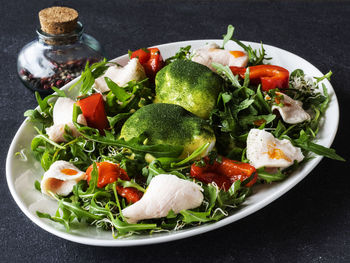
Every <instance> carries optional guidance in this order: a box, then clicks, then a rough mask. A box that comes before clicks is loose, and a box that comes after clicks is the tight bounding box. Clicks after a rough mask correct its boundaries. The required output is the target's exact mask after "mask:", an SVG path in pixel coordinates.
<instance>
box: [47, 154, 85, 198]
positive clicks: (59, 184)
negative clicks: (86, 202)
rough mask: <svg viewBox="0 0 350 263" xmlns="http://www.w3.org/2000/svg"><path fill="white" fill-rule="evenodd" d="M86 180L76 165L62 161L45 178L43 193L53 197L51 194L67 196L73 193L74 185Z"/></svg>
mask: <svg viewBox="0 0 350 263" xmlns="http://www.w3.org/2000/svg"><path fill="white" fill-rule="evenodd" d="M85 179H86V174H85V173H84V172H82V171H80V170H79V169H78V168H77V167H75V165H73V164H71V163H69V162H66V161H62V160H60V161H56V162H54V163H53V164H52V165H51V166H50V168H49V170H47V171H46V172H45V174H44V176H43V179H42V181H41V192H42V193H43V194H45V195H48V196H51V193H53V194H58V195H61V196H67V195H69V194H70V193H71V192H72V190H73V187H74V185H76V184H77V183H78V182H79V181H81V180H85Z"/></svg>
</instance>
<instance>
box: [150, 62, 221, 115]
mask: <svg viewBox="0 0 350 263" xmlns="http://www.w3.org/2000/svg"><path fill="white" fill-rule="evenodd" d="M222 84H223V80H222V78H221V77H220V76H218V75H217V74H216V73H214V72H212V71H211V70H210V69H209V68H207V67H206V66H203V65H201V64H198V63H196V62H192V61H189V60H175V61H174V62H173V63H171V64H169V65H168V66H166V67H164V68H163V69H162V70H160V71H159V72H158V74H157V76H156V99H155V103H171V104H177V105H180V106H182V107H183V108H185V109H186V110H188V111H190V112H192V113H193V114H195V115H197V116H198V117H201V118H204V119H207V118H208V117H209V115H210V112H211V111H212V110H213V108H214V107H215V104H216V101H217V98H218V95H219V93H220V91H221V87H222Z"/></svg>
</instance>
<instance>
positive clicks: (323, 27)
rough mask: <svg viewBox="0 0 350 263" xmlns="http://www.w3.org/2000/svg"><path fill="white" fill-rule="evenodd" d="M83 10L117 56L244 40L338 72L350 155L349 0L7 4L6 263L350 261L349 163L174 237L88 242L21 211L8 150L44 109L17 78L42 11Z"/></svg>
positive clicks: (341, 144) (2, 135)
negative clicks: (233, 218)
mask: <svg viewBox="0 0 350 263" xmlns="http://www.w3.org/2000/svg"><path fill="white" fill-rule="evenodd" d="M62 4H64V5H67V6H71V7H74V8H76V9H77V10H78V11H79V12H80V20H81V21H82V22H83V23H84V25H85V28H86V31H87V32H88V33H89V34H91V35H93V36H95V37H96V38H97V39H98V40H99V41H100V42H101V43H102V44H103V45H104V48H105V51H106V56H107V57H108V58H113V57H117V56H119V55H122V54H125V53H126V51H127V50H128V49H131V50H135V49H137V48H139V47H145V46H151V45H156V44H161V43H168V42H173V41H181V40H190V39H208V38H220V37H221V35H222V33H224V32H225V30H226V27H227V25H228V24H233V25H235V26H236V37H237V38H239V39H243V40H249V41H255V42H259V41H260V40H262V41H263V42H264V43H266V44H271V45H274V46H278V47H280V48H283V49H285V50H288V51H290V52H292V53H295V54H297V55H299V56H301V57H303V58H305V59H306V60H308V61H309V62H311V63H312V64H313V65H315V66H316V67H317V68H319V69H320V70H321V71H322V72H324V73H325V72H328V70H330V69H331V70H332V71H333V72H334V74H333V76H332V85H333V87H334V89H335V91H336V93H337V96H338V100H339V105H340V123H339V130H338V134H337V136H336V139H335V141H334V144H333V147H334V148H336V149H337V151H338V153H339V154H340V155H342V156H343V157H345V158H346V159H349V146H350V145H349V139H348V138H349V137H348V136H349V134H350V133H349V132H350V128H349V127H350V125H349V123H350V114H349V112H350V73H349V72H350V62H349V61H350V55H349V50H350V3H349V2H345V1H341V2H336V1H328V2H323V1H296V2H289V1H252V2H249V1H235V2H229V1H193V2H190V1H166V2H162V1H121V0H119V1H83V0H75V1H73V0H72V1H51V0H50V1H38V0H35V1H25V0H21V1H20V0H16V1H3V2H1V5H0V22H1V23H0V32H1V35H0V38H1V42H0V61H1V67H0V68H1V71H0V74H1V78H0V79H1V88H0V94H1V95H0V109H1V119H0V123H1V128H0V140H1V145H2V148H3V149H2V150H1V152H0V155H1V159H0V160H1V167H2V168H1V184H0V193H1V201H0V262H44V261H45V262H66V261H74V262H108V261H116V262H139V261H142V262H164V261H183V262H227V261H236V262H350V210H349V207H350V194H349V192H350V191H349V189H350V179H349V176H350V174H349V171H348V170H347V169H348V168H349V164H348V162H346V163H343V162H337V161H332V160H329V159H323V160H322V162H321V163H320V164H319V165H318V166H317V167H316V168H315V169H314V170H313V171H312V172H311V173H310V174H309V175H308V176H307V177H306V178H305V179H304V180H303V181H302V182H301V183H299V184H298V185H297V186H296V187H294V188H293V189H292V190H290V191H289V192H288V193H286V194H285V195H284V196H282V197H281V198H279V199H278V200H277V201H275V202H273V203H272V204H270V205H269V206H267V207H265V208H264V209H262V210H260V211H258V212H256V213H255V214H253V215H250V216H249V217H246V218H244V219H242V220H240V221H238V222H235V223H233V224H230V225H228V226H226V227H223V228H221V229H218V230H215V231H212V232H209V233H205V234H202V235H199V236H195V237H191V238H187V239H184V240H178V241H174V242H170V243H164V244H158V245H149V246H141V247H127V248H103V247H89V246H86V245H80V244H76V243H72V242H70V241H66V240H63V239H61V238H58V237H56V236H53V235H52V234H50V233H48V232H46V231H44V230H42V229H40V228H39V227H38V226H36V225H35V224H34V223H32V222H31V221H30V220H29V219H28V218H27V217H26V216H25V215H24V214H23V213H22V212H21V210H20V209H19V208H18V207H17V205H16V203H15V202H14V200H13V198H12V197H11V195H10V192H9V190H8V187H7V184H6V180H5V161H6V154H7V150H8V148H9V146H10V143H11V141H12V138H13V136H14V135H15V132H16V130H17V129H18V128H19V126H20V124H21V123H22V122H23V120H24V117H23V112H24V111H25V110H26V109H28V108H33V107H35V106H36V102H35V99H34V96H33V94H32V93H31V92H30V91H28V90H27V89H26V88H24V86H22V84H21V83H20V81H19V80H18V78H17V75H16V58H17V54H18V52H19V50H20V48H21V47H22V46H23V45H24V44H26V43H27V42H29V41H31V40H32V39H33V38H35V28H36V27H37V25H38V20H37V12H38V11H39V10H40V9H42V8H44V7H48V6H51V5H62Z"/></svg>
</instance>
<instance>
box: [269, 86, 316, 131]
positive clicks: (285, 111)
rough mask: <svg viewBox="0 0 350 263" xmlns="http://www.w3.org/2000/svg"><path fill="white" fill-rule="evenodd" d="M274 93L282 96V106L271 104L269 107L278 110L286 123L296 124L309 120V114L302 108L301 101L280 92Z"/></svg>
mask: <svg viewBox="0 0 350 263" xmlns="http://www.w3.org/2000/svg"><path fill="white" fill-rule="evenodd" d="M276 95H279V96H283V101H282V104H283V106H277V105H273V106H272V108H271V109H272V110H278V111H279V113H280V115H281V117H282V119H283V120H284V121H285V122H286V123H289V124H296V123H301V122H303V121H308V120H310V115H309V114H308V113H307V112H306V111H305V110H304V109H303V107H302V105H303V103H302V102H301V101H298V100H293V99H292V98H291V97H289V96H287V95H286V94H283V93H281V92H276Z"/></svg>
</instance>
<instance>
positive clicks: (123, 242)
mask: <svg viewBox="0 0 350 263" xmlns="http://www.w3.org/2000/svg"><path fill="white" fill-rule="evenodd" d="M211 41H213V42H215V43H217V44H219V43H222V39H196V40H185V41H177V42H169V43H165V44H159V45H154V46H153V47H159V48H167V47H169V46H172V45H175V46H180V45H193V44H190V43H195V42H197V43H202V44H203V42H211ZM242 42H243V43H244V44H248V45H249V44H253V45H257V44H259V45H260V43H257V42H252V41H242ZM264 47H265V48H266V47H268V48H272V49H276V50H278V51H280V52H287V53H288V54H289V55H292V56H296V57H298V58H299V59H301V60H302V61H303V62H304V63H307V64H310V65H311V66H312V67H313V68H314V69H315V70H316V71H317V72H319V73H320V74H322V72H321V71H320V70H319V69H318V68H317V67H315V66H314V65H313V64H311V63H310V62H309V61H307V60H305V59H304V58H302V57H300V56H299V55H297V54H295V53H292V52H290V51H287V50H284V49H282V48H279V47H275V46H273V45H268V44H264ZM126 56H127V54H125V55H122V56H119V57H116V58H114V59H112V60H111V61H116V60H120V59H123V58H125V57H126ZM322 75H323V74H322ZM79 79H80V76H79V77H77V78H76V79H74V80H73V81H71V82H70V83H68V84H67V85H65V86H64V87H63V89H64V90H67V89H69V87H71V86H72V85H73V84H74V83H76V82H77V81H78V80H79ZM325 81H326V83H327V84H328V86H329V88H330V89H331V91H332V101H333V103H334V105H333V107H334V106H335V107H336V109H335V110H336V119H335V123H336V125H335V128H334V129H333V130H332V134H331V135H330V136H329V140H327V143H326V144H324V145H325V146H326V147H330V146H331V145H332V143H333V141H334V139H335V136H336V134H337V131H338V126H339V117H340V116H339V115H340V114H339V103H338V99H337V96H336V93H335V90H334V88H333V86H332V85H331V83H330V82H329V81H328V80H325ZM329 88H328V91H329ZM333 117H334V116H333ZM27 122H28V118H26V119H25V120H24V121H23V122H22V123H21V125H20V127H19V128H18V130H17V131H16V134H15V136H14V137H13V139H12V141H11V145H10V147H9V150H8V153H7V157H6V180H7V184H8V187H9V190H10V193H11V195H12V197H13V199H14V200H15V202H16V204H17V205H18V207H19V208H20V209H21V211H22V212H23V213H24V214H25V215H26V216H27V217H28V218H29V219H30V220H31V221H32V222H33V223H35V224H36V225H37V226H39V227H40V228H42V229H44V230H46V231H47V232H49V233H51V234H53V235H55V236H58V237H60V238H63V239H66V240H69V241H73V242H76V243H80V244H86V245H93V246H106V247H124V246H139V245H150V244H157V243H163V242H170V241H175V240H179V239H183V238H187V237H191V236H196V235H199V234H202V233H205V232H209V231H212V230H215V229H218V228H221V227H223V226H226V225H228V224H230V223H233V222H236V221H238V220H240V219H242V218H244V217H246V216H249V215H251V214H253V213H255V212H257V211H259V210H260V209H262V208H264V207H265V206H268V205H269V204H271V203H272V202H273V201H275V200H276V199H278V198H279V197H281V196H282V195H284V194H286V193H287V192H288V191H289V190H290V189H292V188H293V187H294V186H295V185H297V184H298V183H300V182H301V181H302V180H303V179H304V178H305V177H306V176H307V175H308V174H309V173H310V172H311V171H312V170H313V169H314V168H315V167H316V166H317V165H318V164H319V162H320V161H321V160H322V159H323V156H316V157H315V158H314V159H313V163H312V165H310V166H309V167H303V173H304V176H302V177H299V178H298V179H296V180H294V181H292V182H291V183H289V184H287V185H286V187H283V188H281V189H280V190H278V191H275V192H273V194H272V195H269V196H268V197H266V198H264V200H263V202H260V203H258V204H257V205H251V206H247V207H246V209H245V210H244V211H243V212H241V213H240V214H239V215H238V216H236V218H234V219H233V220H232V219H231V218H230V217H231V216H232V215H230V216H228V217H226V218H224V219H222V220H219V221H217V222H214V223H210V224H202V225H201V226H198V227H193V228H190V229H187V231H183V232H182V231H179V232H172V233H171V234H169V235H162V236H157V237H152V236H151V235H150V236H149V237H147V238H142V239H111V240H104V239H93V238H90V237H82V236H77V235H74V234H72V233H70V232H63V231H60V230H58V229H56V228H54V227H52V226H49V225H47V224H45V223H44V222H43V220H41V219H39V218H38V217H36V216H35V215H34V214H32V213H31V212H30V211H29V209H28V208H27V206H26V205H25V204H24V203H23V202H22V201H21V200H20V197H19V196H18V194H17V192H16V189H15V185H14V182H13V180H12V177H13V176H12V171H11V169H10V167H11V166H12V162H14V161H15V159H14V158H13V157H14V152H15V147H16V146H17V143H16V142H17V140H18V137H19V135H20V133H21V130H22V129H24V127H25V126H26V125H28V124H27ZM304 169H306V170H304Z"/></svg>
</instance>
